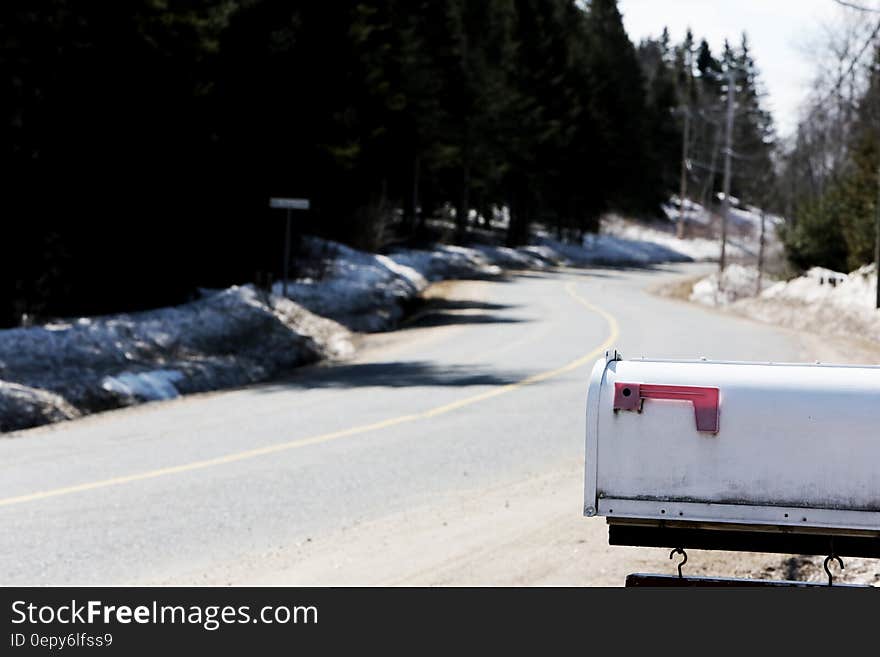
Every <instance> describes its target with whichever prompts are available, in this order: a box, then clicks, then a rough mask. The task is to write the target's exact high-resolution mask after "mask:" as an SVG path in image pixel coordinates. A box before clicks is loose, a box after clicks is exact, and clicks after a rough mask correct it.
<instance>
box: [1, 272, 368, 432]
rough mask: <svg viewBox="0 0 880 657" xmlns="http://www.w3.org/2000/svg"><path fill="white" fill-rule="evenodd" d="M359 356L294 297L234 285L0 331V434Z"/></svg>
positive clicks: (344, 336)
mask: <svg viewBox="0 0 880 657" xmlns="http://www.w3.org/2000/svg"><path fill="white" fill-rule="evenodd" d="M352 350H353V348H352V345H351V342H350V339H349V334H348V332H347V331H346V330H345V329H344V328H343V327H341V326H339V325H338V324H337V323H335V322H333V321H331V320H328V319H324V318H321V317H316V316H315V315H313V314H311V313H309V312H308V311H307V310H305V309H303V308H302V307H300V306H298V305H296V304H295V303H293V302H292V301H290V300H287V299H280V298H274V297H273V298H267V296H266V295H263V294H261V293H260V292H258V291H257V290H255V289H254V288H253V287H250V286H246V287H233V288H229V289H227V290H223V291H221V292H219V293H216V294H213V295H211V296H208V297H206V298H204V299H201V300H199V301H195V302H192V303H188V304H184V305H181V306H176V307H172V308H161V309H158V310H152V311H148V312H142V313H132V314H122V315H112V316H106V317H96V318H82V319H79V320H76V321H72V322H69V323H65V324H53V325H47V326H41V327H31V328H18V329H8V330H2V331H0V431H10V430H14V429H20V428H25V427H29V426H35V425H38V424H43V423H45V422H47V421H55V420H59V419H66V418H70V417H76V416H77V415H80V414H83V413H89V412H93V411H97V410H105V409H109V408H116V407H120V406H126V405H129V404H134V403H138V402H142V401H151V400H154V399H168V398H171V397H175V396H177V395H178V394H184V393H191V392H201V391H206V390H215V389H219V388H223V387H229V386H235V385H242V384H246V383H253V382H256V381H262V380H265V379H268V378H270V377H272V376H275V375H277V374H279V373H280V372H282V371H285V370H287V369H290V368H293V367H296V366H297V365H302V364H304V363H308V362H312V361H315V360H318V359H319V358H324V357H331V358H333V357H344V356H346V355H348V354H349V353H351V352H352Z"/></svg>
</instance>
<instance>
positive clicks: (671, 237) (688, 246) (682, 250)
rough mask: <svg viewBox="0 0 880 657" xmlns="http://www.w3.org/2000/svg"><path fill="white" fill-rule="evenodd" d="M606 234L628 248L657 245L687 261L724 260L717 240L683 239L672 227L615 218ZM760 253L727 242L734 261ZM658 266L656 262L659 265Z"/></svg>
mask: <svg viewBox="0 0 880 657" xmlns="http://www.w3.org/2000/svg"><path fill="white" fill-rule="evenodd" d="M602 230H603V232H604V233H605V234H606V235H608V236H612V237H615V238H617V239H618V240H621V241H623V242H624V244H634V245H653V247H654V248H656V249H665V250H666V251H667V252H671V253H675V254H678V255H679V258H682V257H683V258H684V259H685V260H696V261H705V260H718V259H719V257H720V256H721V243H720V241H719V240H717V239H707V238H704V237H694V238H687V239H679V238H678V237H676V236H675V228H674V226H672V225H669V226H660V225H655V226H648V225H645V224H640V223H635V222H629V221H624V220H622V219H620V218H617V217H611V218H609V219H608V220H607V221H605V222H604V223H603V225H602ZM756 253H757V251H756V250H755V248H754V247H753V246H752V245H750V244H747V243H745V242H744V241H742V240H740V239H736V238H733V237H732V236H731V237H730V238H729V239H728V240H727V255H728V257H731V258H739V257H750V256H754V255H755V254H756ZM655 262H656V261H655Z"/></svg>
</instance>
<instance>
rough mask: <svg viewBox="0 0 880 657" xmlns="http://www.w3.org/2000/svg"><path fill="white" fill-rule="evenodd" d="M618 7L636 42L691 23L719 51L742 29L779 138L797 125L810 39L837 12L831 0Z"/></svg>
mask: <svg viewBox="0 0 880 657" xmlns="http://www.w3.org/2000/svg"><path fill="white" fill-rule="evenodd" d="M866 4H868V3H866ZM618 7H619V8H620V12H621V13H622V14H623V23H624V26H625V27H626V31H627V33H628V34H629V38H630V39H631V40H632V41H633V43H635V44H638V43H639V41H640V40H641V39H642V38H644V37H647V36H656V35H659V34H660V32H661V31H662V30H663V27H664V26H666V27H668V28H669V32H670V35H671V37H672V40H673V42H674V43H677V42H679V41H681V40H682V39H683V38H684V34H685V31H686V30H687V28H688V27H690V28H691V29H692V30H693V32H694V38H695V39H696V40H697V42H699V39H700V38H701V37H705V38H706V40H707V41H708V42H709V46H710V47H711V48H712V52H713V53H714V54H715V55H716V56H717V55H718V54H720V52H721V50H722V48H723V45H724V39H725V38H727V39H729V40H730V41H731V42H732V43H736V44H738V43H739V41H740V34H741V33H742V32H743V30H745V31H746V33H747V34H748V36H749V41H750V43H751V49H752V55H753V57H754V58H755V62H756V64H757V66H758V69H759V70H760V72H761V76H762V78H763V81H764V86H765V88H766V90H767V92H768V97H767V102H766V104H767V107H768V109H770V111H771V112H772V113H773V118H774V120H775V122H776V128H777V131H778V133H779V135H780V136H781V137H785V136H788V135H790V134H791V133H792V132H793V131H794V129H795V128H796V127H797V117H798V108H799V106H800V104H801V101H802V100H803V99H804V97H805V96H806V94H807V92H808V90H809V88H810V84H811V81H812V79H813V74H814V72H815V70H816V62H815V59H814V58H812V57H811V56H810V53H809V44H810V43H811V42H814V43H815V40H816V39H817V38H819V37H820V35H821V33H822V25H823V23H827V22H828V21H829V20H832V19H833V18H834V17H835V16H837V15H839V12H840V8H839V7H838V5H836V4H835V2H834V0H619V2H618Z"/></svg>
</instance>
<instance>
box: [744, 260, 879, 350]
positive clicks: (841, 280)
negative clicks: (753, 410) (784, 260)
mask: <svg viewBox="0 0 880 657" xmlns="http://www.w3.org/2000/svg"><path fill="white" fill-rule="evenodd" d="M876 285H877V274H876V271H875V269H874V266H873V265H865V266H864V267H861V268H859V269H857V270H855V271H854V272H851V273H849V274H843V273H841V272H835V271H832V270H829V269H822V268H819V267H814V268H813V269H810V270H809V271H808V272H807V273H806V274H805V275H804V276H800V277H798V278H794V279H792V280H790V281H782V282H779V283H776V284H775V285H771V286H770V287H768V288H767V289H765V290H764V291H763V292H762V293H761V295H760V296H759V297H755V298H752V299H743V300H741V301H739V302H737V303H736V304H734V305H733V306H732V307H733V308H734V309H735V310H737V311H738V312H740V313H742V314H745V315H748V316H750V317H753V318H755V319H760V320H763V321H767V322H771V323H775V324H781V325H783V326H789V327H792V328H798V329H804V330H808V331H812V332H815V333H820V334H828V335H836V336H845V337H847V338H850V339H852V338H858V339H866V340H873V341H878V342H880V310H877V309H876V308H875V307H874V306H875V303H876V296H875V295H876Z"/></svg>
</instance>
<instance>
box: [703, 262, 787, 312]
mask: <svg viewBox="0 0 880 657" xmlns="http://www.w3.org/2000/svg"><path fill="white" fill-rule="evenodd" d="M719 281H720V282H721V283H722V284H721V285H719ZM772 284H773V281H770V280H768V279H767V277H766V275H765V276H764V278H763V280H762V281H761V289H762V290H763V289H766V288H768V287H769V286H770V285H772ZM757 292H758V268H757V267H745V266H743V265H737V264H732V265H728V266H727V267H725V269H724V275H723V276H721V275H719V273H718V272H715V273H714V274H712V275H710V276H707V277H706V278H703V279H701V280H699V281H697V282H696V283H694V287H693V291H692V292H691V296H690V300H691V301H695V302H696V303H701V304H703V305H705V306H727V305H730V304H731V303H733V302H735V301H737V300H739V299H742V298H745V297H753V296H755V295H756V294H757Z"/></svg>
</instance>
